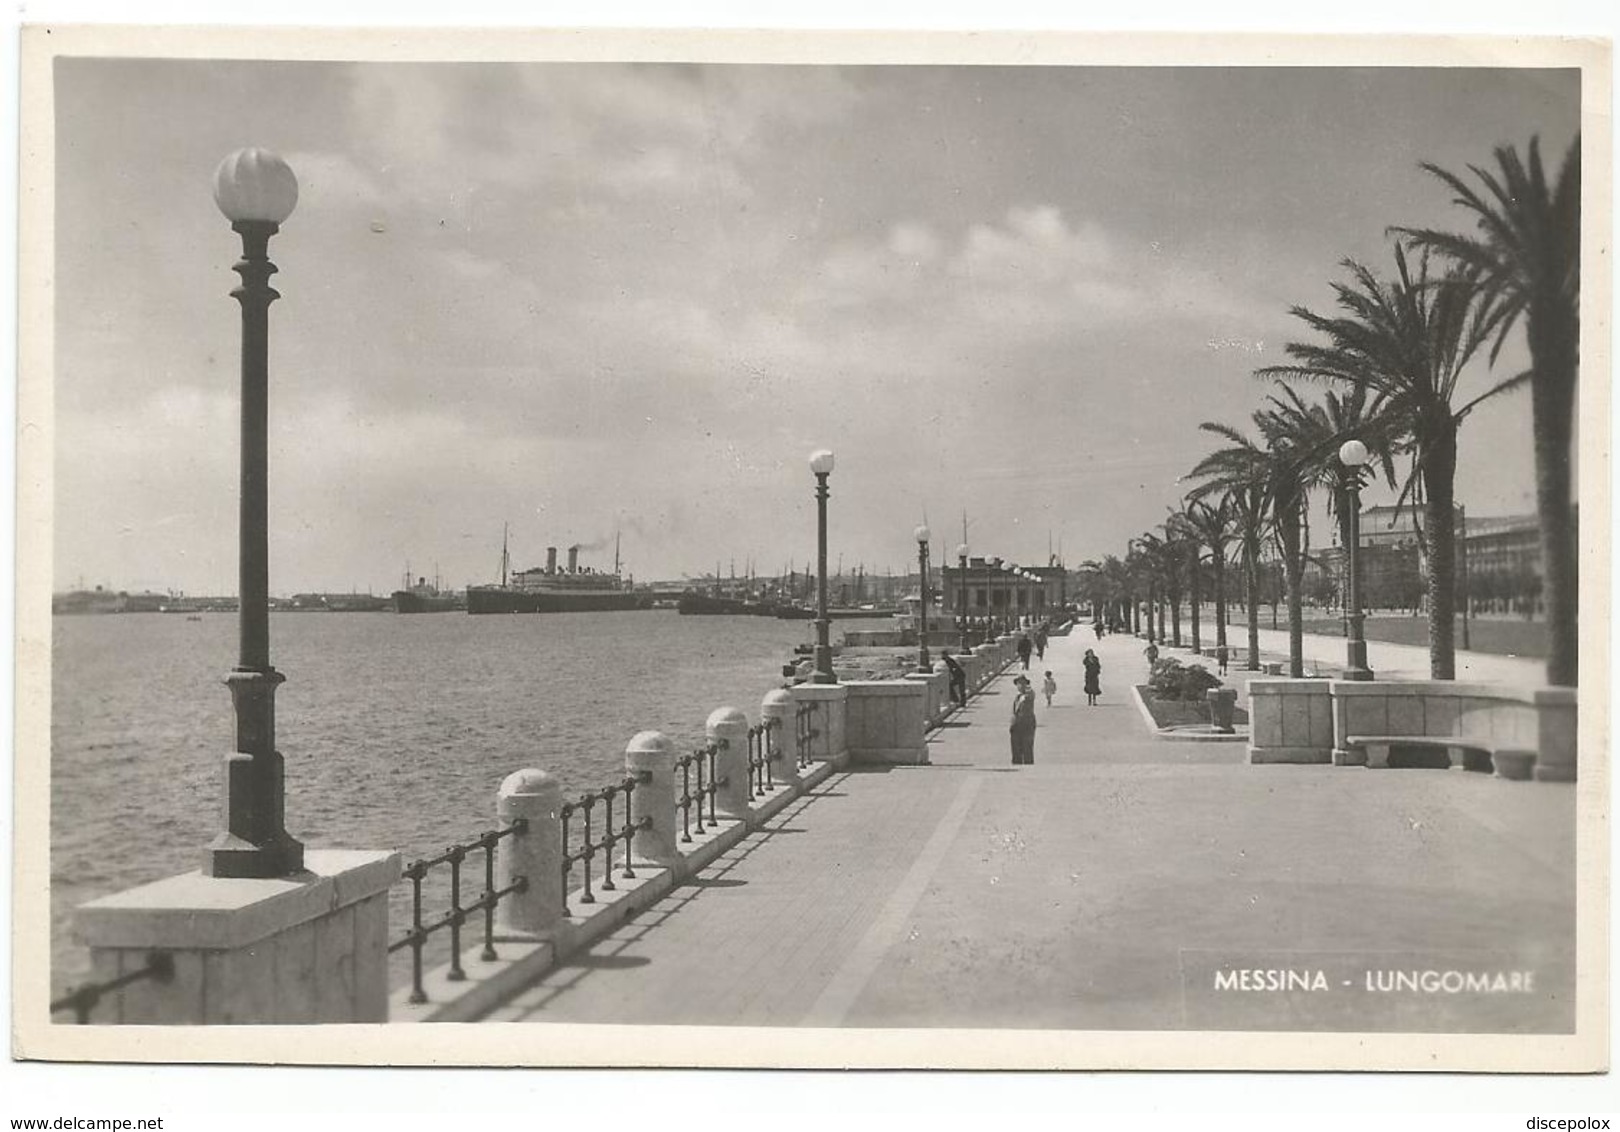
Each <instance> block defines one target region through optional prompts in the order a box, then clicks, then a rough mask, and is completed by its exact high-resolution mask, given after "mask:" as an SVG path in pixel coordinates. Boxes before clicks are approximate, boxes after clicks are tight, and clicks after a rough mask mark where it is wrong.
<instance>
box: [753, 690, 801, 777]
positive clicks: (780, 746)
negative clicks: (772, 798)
mask: <svg viewBox="0 0 1620 1132" xmlns="http://www.w3.org/2000/svg"><path fill="white" fill-rule="evenodd" d="M797 711H798V709H797V708H796V707H795V706H794V703H793V693H791V692H789V691H787V690H786V689H784V688H775V689H773V690H771V691H769V692H766V693H765V699H764V700H763V701H762V702H761V703H760V705H759V717H760V718H761V719H763V720H772V719H774V720H776V721H777V722H776V733H775V734H774V735H772V736H771V743H772V747H773V749H774V750H775V751H776V754H777V759H776V761H775V762H773V763H772V764H771V774H772V775H774V776H775V778H776V781H778V782H780V783H782V784H784V785H786V786H797V785H799V782H800V780H801V779H802V777H803V776H802V775H801V774H800V773H799V750H798V737H799V718H798V714H797Z"/></svg>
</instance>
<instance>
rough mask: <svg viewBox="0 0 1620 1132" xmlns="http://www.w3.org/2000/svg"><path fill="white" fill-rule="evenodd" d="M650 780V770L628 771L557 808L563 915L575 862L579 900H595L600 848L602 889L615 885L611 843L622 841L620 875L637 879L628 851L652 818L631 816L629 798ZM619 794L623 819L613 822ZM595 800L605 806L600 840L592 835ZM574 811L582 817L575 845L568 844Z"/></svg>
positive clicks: (581, 901) (611, 888)
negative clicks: (593, 873)
mask: <svg viewBox="0 0 1620 1132" xmlns="http://www.w3.org/2000/svg"><path fill="white" fill-rule="evenodd" d="M651 781H652V772H651V771H648V770H643V771H639V772H637V773H635V774H627V775H625V776H624V778H622V779H620V780H619V781H618V782H616V783H614V784H613V785H611V786H604V787H603V788H602V789H600V790H593V791H591V792H589V793H587V794H581V795H580V796H579V798H578V799H577V800H575V801H572V802H564V803H563V805H562V809H561V810H560V811H558V815H557V816H558V818H559V819H560V820H561V822H562V891H563V907H562V914H563V915H564V916H567V915H569V911H568V878H569V874H570V873H572V872H573V867H574V865H575V864H578V865H579V866H580V869H581V872H582V873H583V876H584V886H583V888H582V890H581V892H580V897H579V902H580V903H581V904H595V903H596V893H595V892H593V891H592V889H591V864H592V862H594V861H595V860H596V854H597V853H599V852H600V853H601V854H602V855H603V861H602V886H601V887H602V890H603V891H604V892H612V891H614V889H615V888H616V887H617V886H616V885H615V884H614V883H613V847H614V846H615V845H618V844H620V843H621V842H622V843H623V844H624V873H623V879H625V880H635V879H636V870H635V866H634V865H633V864H632V863H631V853H632V852H633V851H634V849H635V838H636V831H637V830H638V829H651V828H652V818H651V817H646V816H644V817H642V818H641V819H640V820H639V821H638V820H636V819H634V818H632V817H631V816H630V809H631V807H630V801H631V798H632V797H633V796H634V794H635V791H636V787H637V786H638V785H640V784H642V783H646V782H651ZM620 798H623V799H624V822H623V824H621V825H615V824H614V821H613V804H614V802H615V801H616V800H618V799H620ZM597 803H601V804H602V806H603V807H604V809H605V810H606V813H605V814H604V815H603V818H602V838H601V840H599V841H598V840H595V839H594V838H593V836H592V830H593V823H592V814H593V813H594V812H595V810H596V806H597ZM575 814H579V815H580V817H581V819H582V821H583V824H582V826H581V829H580V839H579V847H578V848H577V849H573V848H570V847H569V836H568V825H569V821H570V819H572V818H573V816H574V815H575Z"/></svg>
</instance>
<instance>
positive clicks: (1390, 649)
mask: <svg viewBox="0 0 1620 1132" xmlns="http://www.w3.org/2000/svg"><path fill="white" fill-rule="evenodd" d="M1269 621H1270V618H1269V617H1266V618H1264V619H1263V620H1262V622H1261V623H1262V625H1264V624H1268V623H1269ZM1181 630H1182V639H1183V640H1185V641H1186V642H1187V643H1188V644H1191V643H1192V636H1191V633H1190V632H1189V631H1188V629H1187V624H1186V622H1185V621H1183V622H1182V626H1181ZM1201 632H1202V634H1203V637H1202V642H1203V643H1204V644H1206V645H1213V644H1214V643H1215V626H1214V624H1213V623H1212V622H1205V623H1204V626H1203V628H1202V630H1201ZM1248 641H1249V630H1248V626H1247V624H1246V623H1245V622H1244V621H1242V620H1241V611H1240V617H1239V619H1238V620H1234V621H1232V622H1231V623H1230V624H1228V625H1227V627H1226V643H1227V644H1228V645H1229V646H1230V647H1232V648H1234V649H1236V650H1237V651H1236V652H1234V653H1233V657H1234V664H1233V667H1234V669H1235V668H1236V667H1237V665H1238V664H1240V663H1241V659H1239V658H1241V657H1243V655H1244V653H1245V650H1247V649H1248V647H1249V646H1248ZM1301 644H1302V645H1303V649H1304V656H1305V671H1306V672H1311V671H1313V670H1318V669H1319V670H1320V671H1322V672H1332V673H1334V674H1337V673H1339V672H1341V671H1343V669H1344V665H1345V660H1346V657H1345V643H1344V638H1343V637H1326V636H1322V635H1320V634H1316V633H1306V634H1304V637H1303V640H1302V641H1301ZM1144 647H1145V642H1144ZM1260 651H1261V652H1262V653H1263V654H1265V655H1266V656H1267V657H1268V658H1269V659H1275V660H1282V661H1286V660H1287V659H1288V630H1286V629H1266V628H1262V629H1261V630H1260ZM1171 655H1175V656H1179V655H1181V654H1180V653H1177V652H1172V654H1171ZM1367 666H1368V667H1369V668H1371V669H1372V670H1373V673H1374V675H1376V676H1380V677H1383V678H1384V679H1387V680H1427V679H1428V678H1429V650H1428V648H1427V647H1426V646H1423V645H1398V644H1394V643H1392V642H1390V641H1368V642H1367ZM1457 679H1458V680H1461V681H1464V682H1471V683H1478V684H1514V685H1517V686H1519V687H1525V686H1534V685H1541V684H1545V683H1546V682H1547V662H1546V661H1545V660H1542V659H1540V658H1537V657H1521V656H1503V655H1502V654H1500V653H1489V652H1471V651H1467V650H1464V649H1458V650H1457Z"/></svg>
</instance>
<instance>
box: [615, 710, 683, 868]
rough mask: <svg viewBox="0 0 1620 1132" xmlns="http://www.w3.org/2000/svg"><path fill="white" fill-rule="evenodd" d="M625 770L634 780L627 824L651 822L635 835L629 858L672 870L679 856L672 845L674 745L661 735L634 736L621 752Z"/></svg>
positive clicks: (673, 822) (642, 734)
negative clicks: (669, 867)
mask: <svg viewBox="0 0 1620 1132" xmlns="http://www.w3.org/2000/svg"><path fill="white" fill-rule="evenodd" d="M624 769H625V773H626V774H628V775H630V776H632V777H634V778H635V779H636V780H637V781H636V788H635V790H634V791H633V792H632V793H631V795H630V820H631V821H633V822H638V823H639V822H640V821H641V819H642V818H651V819H652V821H651V824H650V825H648V827H647V828H646V829H641V830H637V831H636V840H635V845H634V852H633V854H632V856H633V857H634V858H635V859H637V860H641V861H650V862H652V863H653V864H655V865H665V866H673V865H674V864H675V863H676V862H677V861H679V860H680V855H681V854H680V850H679V849H677V848H676V844H675V839H676V822H675V744H673V743H671V742H670V741H669V737H668V736H667V735H665V734H664V733H663V732H662V731H640V732H637V733H636V735H635V737H634V738H632V739H631V740H630V743H629V745H628V746H626V747H625V749H624Z"/></svg>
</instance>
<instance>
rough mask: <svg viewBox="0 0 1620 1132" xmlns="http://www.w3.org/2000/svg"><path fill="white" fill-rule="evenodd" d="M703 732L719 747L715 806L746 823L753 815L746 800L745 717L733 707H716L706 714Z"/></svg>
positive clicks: (746, 755) (746, 736) (746, 733)
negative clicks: (706, 719) (707, 716)
mask: <svg viewBox="0 0 1620 1132" xmlns="http://www.w3.org/2000/svg"><path fill="white" fill-rule="evenodd" d="M703 730H704V733H705V734H707V735H708V737H709V742H711V743H714V744H715V745H716V746H718V747H719V748H720V754H719V756H718V757H717V758H716V759H715V773H716V775H717V776H718V778H719V780H720V782H721V784H722V785H721V786H720V788H719V790H717V791H716V792H715V795H714V801H715V805H716V806H717V807H718V808H720V809H722V810H724V811H725V812H726V813H728V814H730V815H731V816H732V817H737V818H742V819H743V820H744V821H746V820H748V819H749V818H750V817H752V816H753V812H754V809H753V807H752V806H751V805H749V798H748V796H749V794H750V793H751V791H750V790H749V789H748V717H747V716H746V715H744V714H743V713H742V712H741V711H739V710H738V709H736V708H734V707H718V708H715V709H714V711H712V712H710V713H709V719H708V722H706V723H705V724H704V725H703Z"/></svg>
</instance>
